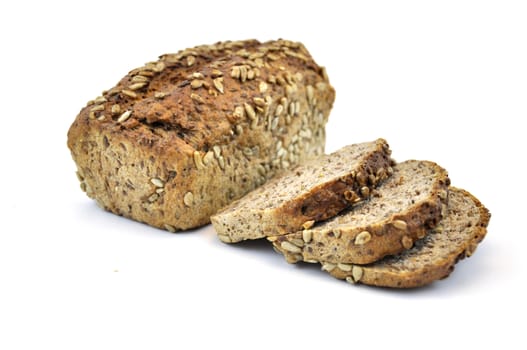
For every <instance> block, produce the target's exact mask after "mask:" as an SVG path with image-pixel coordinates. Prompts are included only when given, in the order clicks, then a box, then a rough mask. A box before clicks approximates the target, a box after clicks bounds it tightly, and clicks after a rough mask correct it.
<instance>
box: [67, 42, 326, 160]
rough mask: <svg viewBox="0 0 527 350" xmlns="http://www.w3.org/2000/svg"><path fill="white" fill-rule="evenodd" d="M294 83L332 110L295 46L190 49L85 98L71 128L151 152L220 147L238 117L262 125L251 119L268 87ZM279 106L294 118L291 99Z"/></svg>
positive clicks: (312, 67) (290, 89) (306, 57)
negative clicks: (120, 138)
mask: <svg viewBox="0 0 527 350" xmlns="http://www.w3.org/2000/svg"><path fill="white" fill-rule="evenodd" d="M274 71H276V74H271V72H274ZM299 72H303V73H304V74H302V73H299ZM308 72H309V74H307V73H308ZM315 77H316V78H315ZM320 78H322V79H320ZM321 80H322V81H321ZM298 81H302V84H305V85H306V86H309V88H308V89H307V92H306V93H307V95H308V98H314V95H315V94H314V91H317V90H319V89H320V90H324V91H326V92H327V98H324V99H319V100H320V101H318V102H323V103H327V104H328V105H329V106H331V105H332V103H333V99H334V90H333V88H332V87H331V86H330V85H329V82H328V79H327V75H326V73H325V70H324V69H323V68H321V67H319V66H318V65H317V64H316V63H315V62H314V61H313V59H312V58H311V56H310V54H309V52H308V51H307V50H306V48H305V47H304V46H303V45H302V44H301V43H297V42H292V41H288V40H276V41H269V42H266V43H260V42H258V41H257V40H245V41H227V42H219V43H216V44H214V45H202V46H196V47H194V48H190V49H186V50H182V51H179V52H178V53H176V54H165V55H162V56H160V58H159V60H158V61H154V62H149V63H147V64H145V66H144V67H141V68H137V69H134V70H132V71H131V72H130V73H129V74H128V75H127V76H126V77H124V78H123V79H122V80H121V81H120V82H119V83H118V84H117V85H116V86H115V87H113V88H112V89H110V90H108V91H104V92H103V95H102V96H100V97H97V98H96V99H94V100H92V101H89V102H88V104H87V106H86V107H85V108H83V109H82V110H81V112H80V114H79V117H78V118H77V120H76V121H75V123H84V124H95V125H96V127H98V128H104V129H105V130H107V131H108V132H116V133H124V134H126V135H127V136H128V137H130V138H131V139H133V138H135V139H136V142H137V143H138V144H140V145H146V146H148V147H151V148H152V150H153V151H154V152H162V151H166V149H167V148H171V149H176V150H178V151H179V152H183V153H188V152H192V151H194V150H205V151H206V150H209V149H210V150H212V147H213V146H214V144H212V142H216V144H220V145H221V144H225V143H228V142H229V141H230V139H231V138H232V137H233V135H236V134H237V133H239V132H240V131H239V130H237V128H236V126H237V124H239V122H240V121H241V120H243V121H246V120H249V121H250V120H252V121H253V122H255V123H262V122H263V121H262V120H260V121H258V120H257V118H255V116H258V113H259V110H261V112H262V113H263V114H268V113H265V112H266V110H265V109H269V108H271V106H269V103H270V101H268V100H266V99H265V95H266V92H267V93H268V92H269V91H268V90H271V88H273V89H274V90H275V91H276V93H278V94H284V95H286V96H290V95H295V93H296V91H294V89H295V87H296V82H298ZM232 89H235V90H236V91H238V90H241V91H244V92H245V94H246V95H247V99H246V100H243V101H240V100H234V99H231V98H229V97H228V96H230V95H231V93H230V92H231V91H233V90H232ZM278 90H279V91H278ZM280 92H281V93H280ZM189 96H190V98H188V97H189ZM160 101H163V102H162V103H159V102H160ZM283 102H284V103H283V104H282V107H278V108H282V109H285V110H286V111H287V110H289V109H292V111H293V114H294V112H295V111H296V109H297V108H298V106H297V105H296V101H292V100H288V99H287V97H284V101H283ZM291 103H292V105H291ZM322 109H324V108H322ZM328 109H329V108H328ZM274 113H277V112H275V111H274ZM285 114H287V113H285ZM255 120H256V121H255ZM83 130H84V129H83V128H75V127H72V128H71V129H70V137H69V139H70V140H75V139H77V138H78V137H76V135H74V134H72V133H75V132H82V131H83ZM70 148H71V145H70Z"/></svg>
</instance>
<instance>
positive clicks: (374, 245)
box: [268, 160, 450, 264]
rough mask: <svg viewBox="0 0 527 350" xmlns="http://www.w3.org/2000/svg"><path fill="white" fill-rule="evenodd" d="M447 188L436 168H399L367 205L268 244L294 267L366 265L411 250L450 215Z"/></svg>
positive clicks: (413, 164) (418, 164)
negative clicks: (317, 263) (319, 263)
mask: <svg viewBox="0 0 527 350" xmlns="http://www.w3.org/2000/svg"><path fill="white" fill-rule="evenodd" d="M449 184H450V180H449V178H448V174H447V172H446V170H444V169H443V168H441V167H440V166H439V165H437V164H436V163H433V162H429V161H417V160H410V161H406V162H403V163H399V164H397V165H395V166H394V167H393V175H392V176H391V177H390V178H388V180H386V181H385V182H384V183H383V184H382V185H381V186H379V187H378V188H377V189H376V191H375V193H374V194H373V195H372V196H371V198H370V199H369V200H368V201H365V202H363V203H359V204H357V205H356V206H354V207H353V208H351V209H348V210H347V211H346V212H343V213H341V214H339V215H337V216H335V217H333V218H331V219H329V220H327V221H325V222H322V223H319V224H318V225H316V226H314V227H313V228H311V229H306V230H302V231H297V232H296V233H291V234H287V235H282V236H272V237H269V238H268V239H269V240H270V241H271V242H273V245H274V247H275V249H276V250H278V251H279V252H280V253H282V254H284V255H285V257H286V259H287V261H288V262H291V263H294V262H297V261H302V260H303V261H310V262H313V261H324V262H328V263H332V264H338V263H348V264H349V263H353V264H368V263H371V262H374V261H377V260H379V259H381V258H383V257H384V256H386V255H390V254H396V253H399V252H401V251H403V250H405V249H409V248H411V247H412V245H413V242H414V241H415V240H417V239H418V238H422V237H423V236H424V235H425V233H426V231H427V230H428V229H430V228H432V227H434V226H436V225H437V223H438V222H439V221H440V220H441V217H442V211H446V203H447V190H448V185H449Z"/></svg>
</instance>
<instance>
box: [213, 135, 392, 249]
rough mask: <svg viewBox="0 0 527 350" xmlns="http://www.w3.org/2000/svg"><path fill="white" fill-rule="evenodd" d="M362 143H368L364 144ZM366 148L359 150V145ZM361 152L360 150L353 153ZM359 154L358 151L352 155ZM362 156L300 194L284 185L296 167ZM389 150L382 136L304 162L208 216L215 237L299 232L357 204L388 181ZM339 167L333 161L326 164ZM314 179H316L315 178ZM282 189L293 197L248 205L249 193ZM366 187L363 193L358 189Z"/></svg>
mask: <svg viewBox="0 0 527 350" xmlns="http://www.w3.org/2000/svg"><path fill="white" fill-rule="evenodd" d="M365 145H366V146H365ZM360 147H365V149H364V150H361V151H360V152H359V151H358V149H361V148H360ZM357 152H359V153H357ZM356 153H357V154H356ZM344 154H345V155H346V157H351V156H357V157H360V162H358V163H357V164H356V165H355V164H354V166H353V169H350V168H346V169H345V171H343V172H342V173H343V174H346V175H339V176H332V177H331V178H327V179H326V178H324V180H323V181H321V182H319V184H318V185H310V186H308V187H307V189H306V191H304V193H303V194H298V193H297V189H296V188H293V187H290V186H287V185H284V183H287V182H288V180H289V179H290V178H291V177H294V174H295V172H296V171H299V173H302V172H303V171H305V169H306V168H308V169H311V171H316V172H319V171H323V169H324V165H322V164H323V163H324V162H326V161H329V159H332V158H331V157H332V156H333V155H336V156H338V155H344ZM390 154H391V151H390V149H389V145H388V143H387V142H386V140H384V139H377V140H375V141H374V142H365V143H362V144H354V145H349V146H346V147H343V148H342V149H340V150H338V151H336V152H335V153H334V154H331V155H327V156H324V157H322V158H316V159H313V160H312V161H310V162H309V163H307V164H304V165H299V166H298V167H296V168H293V169H292V170H291V171H289V172H287V173H284V174H283V175H282V176H280V177H277V178H275V179H273V180H272V181H271V182H269V183H268V184H267V185H266V186H262V187H260V188H259V189H257V190H256V191H254V192H252V193H250V194H249V197H244V198H242V199H241V200H240V201H238V202H234V203H232V204H231V205H230V206H228V207H226V208H224V209H223V210H222V211H220V212H219V213H217V214H216V215H214V216H213V217H212V218H211V221H212V224H213V225H214V228H215V230H216V232H217V233H218V236H219V238H220V239H221V240H222V241H223V242H226V243H235V242H239V241H242V240H246V239H258V238H262V237H266V236H271V235H283V234H287V233H289V232H295V231H297V230H301V229H302V227H303V225H304V224H305V223H306V222H310V221H319V220H323V219H327V218H328V217H330V216H333V215H335V214H337V213H338V212H340V211H341V210H342V209H345V208H347V207H349V206H351V205H353V204H355V203H357V202H360V201H362V200H363V199H365V198H367V197H368V194H369V193H372V192H373V188H374V187H375V186H377V184H379V183H380V182H381V181H383V180H384V179H386V178H387V177H388V175H389V174H390V173H391V171H392V168H391V166H392V165H393V164H394V163H393V160H392V159H391V158H390ZM328 166H331V167H333V166H337V165H331V164H330V165H328ZM317 183H318V182H317ZM275 187H278V188H280V190H283V191H285V192H288V193H292V194H293V195H292V197H291V198H289V199H288V200H286V201H282V202H280V203H279V204H277V205H276V206H274V207H271V208H264V209H262V208H256V209H254V210H253V209H250V208H247V206H249V207H250V204H251V199H252V198H253V197H255V198H256V197H258V198H261V197H262V196H263V197H266V196H268V195H270V194H271V193H270V191H271V190H270V188H271V189H274V188H275ZM360 188H366V189H367V193H366V191H363V193H361V191H359V189H360Z"/></svg>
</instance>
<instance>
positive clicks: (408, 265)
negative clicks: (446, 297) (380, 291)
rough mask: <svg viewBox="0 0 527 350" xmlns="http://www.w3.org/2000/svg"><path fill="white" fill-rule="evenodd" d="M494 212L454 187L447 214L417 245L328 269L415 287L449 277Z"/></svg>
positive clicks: (352, 278) (355, 279) (358, 279)
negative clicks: (360, 263) (361, 263)
mask: <svg viewBox="0 0 527 350" xmlns="http://www.w3.org/2000/svg"><path fill="white" fill-rule="evenodd" d="M489 220H490V213H489V211H488V209H487V208H485V207H484V206H483V204H481V202H480V201H479V200H478V199H477V198H476V197H474V196H473V195H472V194H470V193H469V192H467V191H465V190H461V189H458V188H453V187H451V188H450V191H449V204H448V210H447V215H446V217H445V218H443V220H442V221H441V222H440V224H439V225H438V226H437V227H436V228H434V229H431V230H430V231H429V232H428V233H427V235H426V236H425V237H424V238H423V239H421V240H419V241H417V242H416V243H415V245H414V246H413V247H412V248H411V249H409V250H406V251H404V252H402V253H400V254H398V255H395V256H390V257H386V258H384V259H382V260H380V261H378V262H375V263H373V264H369V265H364V266H358V265H353V266H352V265H342V264H331V265H329V266H328V265H326V267H325V268H324V269H325V270H327V271H329V273H330V274H331V275H332V276H334V277H336V278H339V279H346V281H348V282H350V283H363V284H369V285H374V286H382V287H393V288H413V287H420V286H424V285H427V284H429V283H432V282H433V281H436V280H439V279H443V278H445V277H448V276H449V275H450V273H451V272H452V271H453V270H454V266H455V264H456V263H457V262H458V261H459V260H461V259H463V258H465V257H470V256H471V255H472V254H473V253H474V251H475V250H476V247H477V245H478V244H479V243H480V242H481V241H482V240H483V238H484V237H485V235H486V233H487V225H488V223H489Z"/></svg>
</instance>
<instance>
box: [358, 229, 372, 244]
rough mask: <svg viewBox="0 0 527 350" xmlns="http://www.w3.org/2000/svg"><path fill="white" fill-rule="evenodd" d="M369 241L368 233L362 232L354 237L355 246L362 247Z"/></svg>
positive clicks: (369, 235)
mask: <svg viewBox="0 0 527 350" xmlns="http://www.w3.org/2000/svg"><path fill="white" fill-rule="evenodd" d="M370 240H371V234H370V233H369V232H368V231H362V232H361V233H359V234H358V235H357V236H356V237H355V244H357V245H363V244H366V243H368V242H369V241H370Z"/></svg>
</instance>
